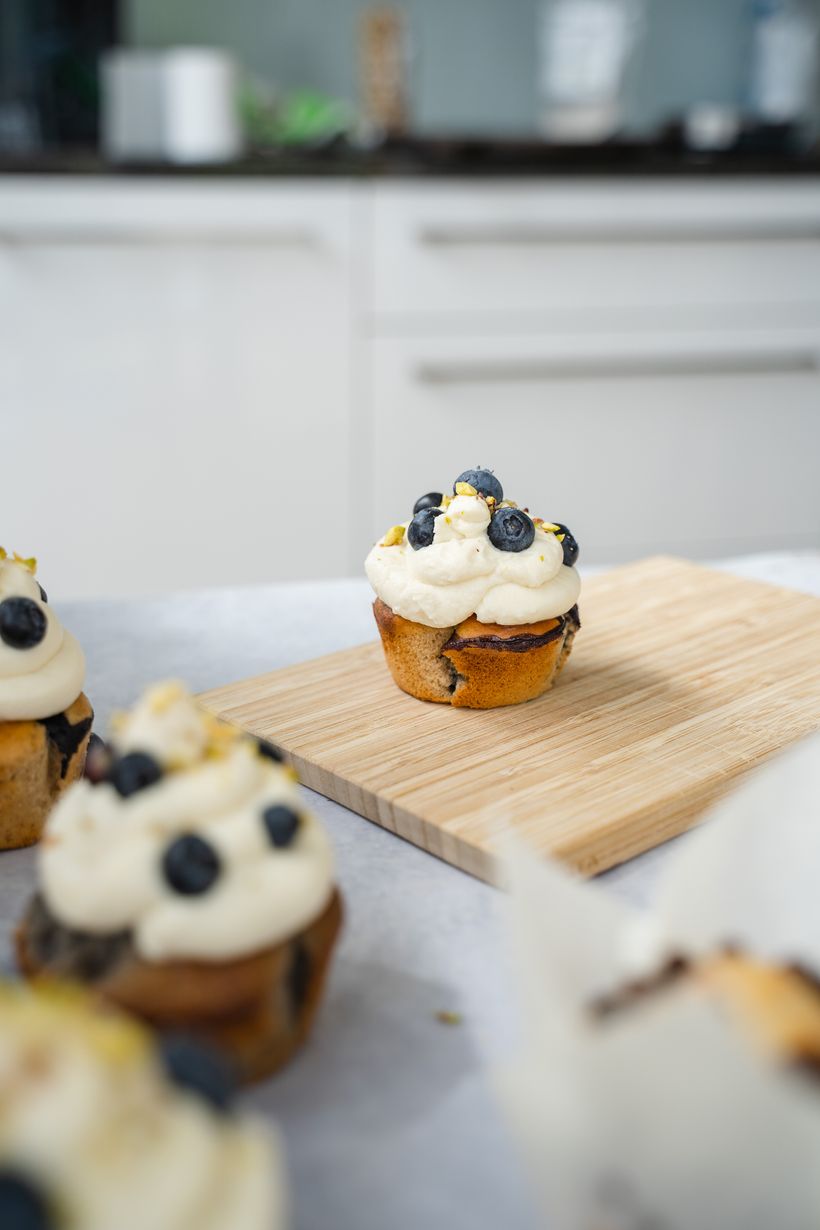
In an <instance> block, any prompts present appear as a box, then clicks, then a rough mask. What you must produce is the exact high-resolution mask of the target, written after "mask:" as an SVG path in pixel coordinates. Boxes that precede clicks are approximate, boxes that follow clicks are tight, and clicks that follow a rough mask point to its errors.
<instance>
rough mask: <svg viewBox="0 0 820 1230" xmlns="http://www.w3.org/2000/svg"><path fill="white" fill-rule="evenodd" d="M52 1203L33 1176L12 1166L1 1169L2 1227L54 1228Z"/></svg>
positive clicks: (22, 1229)
mask: <svg viewBox="0 0 820 1230" xmlns="http://www.w3.org/2000/svg"><path fill="white" fill-rule="evenodd" d="M55 1224H56V1223H55V1221H54V1218H53V1217H52V1215H51V1212H50V1210H49V1202H48V1201H47V1200H46V1198H45V1196H44V1195H43V1193H42V1192H41V1191H40V1190H39V1188H37V1187H36V1186H35V1185H34V1183H32V1181H31V1179H29V1178H27V1177H26V1176H25V1175H23V1174H21V1173H20V1172H19V1171H17V1170H14V1169H12V1168H11V1167H9V1166H3V1167H2V1168H0V1226H2V1227H3V1230H52V1227H53V1226H54V1225H55Z"/></svg>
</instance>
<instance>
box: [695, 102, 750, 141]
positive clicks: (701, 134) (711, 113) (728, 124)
mask: <svg viewBox="0 0 820 1230" xmlns="http://www.w3.org/2000/svg"><path fill="white" fill-rule="evenodd" d="M739 132H740V115H739V114H738V111H737V108H736V107H729V106H725V105H723V104H721V103H697V104H696V105H695V106H694V107H690V108H689V110H688V111H687V112H686V116H685V118H684V135H685V137H686V144H687V145H688V146H689V148H690V149H697V150H716V149H729V148H730V146H732V145H734V143H735V141H736V140H737V137H738V133H739Z"/></svg>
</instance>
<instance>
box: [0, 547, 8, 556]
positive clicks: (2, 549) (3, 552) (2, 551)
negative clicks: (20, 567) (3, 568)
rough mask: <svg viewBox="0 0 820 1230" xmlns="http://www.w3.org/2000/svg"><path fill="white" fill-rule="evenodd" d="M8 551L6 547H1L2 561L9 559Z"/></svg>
mask: <svg viewBox="0 0 820 1230" xmlns="http://www.w3.org/2000/svg"><path fill="white" fill-rule="evenodd" d="M8 557H9V555H8V551H6V550H5V548H4V547H0V559H8Z"/></svg>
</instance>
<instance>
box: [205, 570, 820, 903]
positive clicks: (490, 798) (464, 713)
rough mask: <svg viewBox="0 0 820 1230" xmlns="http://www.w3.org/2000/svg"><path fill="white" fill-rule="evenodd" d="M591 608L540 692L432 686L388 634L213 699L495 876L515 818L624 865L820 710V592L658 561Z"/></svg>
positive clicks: (428, 840)
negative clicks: (412, 691)
mask: <svg viewBox="0 0 820 1230" xmlns="http://www.w3.org/2000/svg"><path fill="white" fill-rule="evenodd" d="M580 609H581V620H582V624H583V627H582V630H581V632H580V633H579V634H578V636H577V638H576V641H575V646H574V648H573V652H572V657H571V658H570V661H569V663H568V665H567V667H566V669H565V671H564V673H563V675H562V676H561V679H560V681H559V683H558V684H557V685H556V687H555V689H554V690H553V691H552V692H549V693H547V695H546V696H543V697H541V698H540V699H539V700H535V701H531V702H530V703H529V704H524V705H516V706H511V707H509V708H505V709H495V710H469V709H452V708H450V706H448V705H435V704H426V703H424V702H422V701H418V700H414V699H413V698H412V697H410V696H405V695H404V693H403V692H400V691H399V690H398V688H397V687H396V686H395V685H394V683H393V681H392V679H391V678H390V675H389V674H388V671H387V668H386V666H385V664H384V659H383V656H382V650H381V645H380V644H379V643H378V642H373V643H372V644H368V645H361V646H358V647H357V648H355V649H348V650H344V651H343V652H341V653H334V654H330V655H329V656H328V657H324V658H318V659H316V660H314V661H311V662H304V663H302V664H300V665H299V666H292V667H289V668H287V669H286V670H279V671H274V672H273V673H272V674H269V675H263V676H261V677H260V678H257V679H248V680H246V681H244V682H242V683H234V684H230V685H229V686H227V687H224V688H219V689H217V690H216V691H213V692H210V693H208V694H207V695H206V696H205V697H204V698H203V699H204V701H205V703H206V704H207V705H208V706H209V707H210V708H211V709H212V710H213V711H214V712H216V713H219V714H221V715H223V716H224V717H226V718H228V719H229V720H231V721H233V722H237V723H239V724H240V725H242V726H244V727H246V728H247V729H248V730H250V731H252V732H253V733H255V734H257V735H263V736H264V737H265V738H268V739H271V740H273V741H274V742H275V743H278V744H279V745H280V746H281V747H282V748H284V749H285V750H286V751H287V752H288V754H289V756H290V758H291V760H292V762H293V764H294V766H295V767H296V769H297V770H298V772H299V775H300V777H301V778H302V780H303V781H304V782H305V783H306V784H307V785H308V786H311V787H312V788H313V789H314V790H318V791H319V792H320V793H321V794H324V795H327V796H328V797H329V798H332V799H335V800H336V801H337V802H339V803H342V804H344V806H345V807H349V808H351V809H352V810H353V811H357V812H359V813H360V814H361V815H362V816H366V817H367V818H368V819H369V820H373V821H375V822H376V823H377V824H381V825H382V826H383V827H384V828H387V829H390V830H391V832H394V833H397V834H398V835H399V836H401V837H404V838H406V839H407V840H408V841H412V842H415V843H416V845H419V846H421V847H422V848H423V849H425V850H429V851H430V852H431V853H432V854H436V855H438V856H439V857H440V858H444V859H447V861H448V862H451V863H453V864H454V865H455V866H457V867H461V868H463V869H464V870H465V871H469V872H471V873H472V874H474V875H477V876H481V877H482V878H484V879H489V880H491V879H493V870H494V868H493V862H494V860H493V851H494V850H495V849H496V848H497V843H498V842H499V839H500V838H503V836H504V835H505V834H507V833H508V832H509V831H510V830H515V832H517V833H519V834H520V835H521V836H522V837H523V838H525V839H526V840H527V841H528V842H530V843H531V844H532V845H533V846H534V847H535V848H536V849H538V850H540V851H542V852H543V853H544V854H550V855H553V856H555V857H557V858H560V859H562V860H564V861H565V862H567V863H570V864H572V865H573V866H574V867H576V868H577V869H578V870H579V871H581V872H582V873H584V874H587V875H592V874H593V873H595V872H597V871H602V870H603V869H605V868H606V867H612V866H613V865H614V864H616V863H620V862H622V861H623V860H624V859H627V858H630V857H631V856H632V855H635V854H638V853H640V852H641V851H643V850H647V849H649V848H650V847H651V846H655V845H658V843H659V842H662V841H665V840H666V839H667V838H669V837H672V836H674V835H675V834H677V833H680V832H682V831H683V830H684V829H687V828H689V827H690V826H691V825H693V824H694V823H695V822H696V821H697V819H698V817H699V816H700V814H701V812H702V811H703V809H704V807H706V805H707V804H709V803H711V802H712V801H713V800H714V799H715V798H717V796H718V795H720V794H721V793H722V792H723V791H725V790H726V789H727V787H728V786H729V785H730V784H731V782H732V779H733V778H735V777H737V776H738V775H739V774H740V773H742V772H744V771H745V770H746V769H748V768H749V767H750V766H752V765H754V764H756V763H757V762H758V761H759V760H762V759H763V758H764V757H766V756H768V755H770V753H772V752H775V751H777V749H778V748H781V747H783V746H784V745H786V744H788V743H790V742H791V741H792V740H794V739H797V738H799V737H800V736H801V735H804V734H806V733H808V732H809V731H811V730H814V729H816V728H817V727H818V726H820V599H817V598H812V597H809V596H807V595H802V594H797V593H794V592H793V591H791V590H785V589H779V588H776V587H774V586H770V585H764V584H761V583H760V582H757V581H746V580H739V579H737V578H735V577H730V576H726V575H725V574H723V573H719V572H712V571H710V570H709V569H707V568H702V567H698V566H696V565H694V564H689V563H686V562H684V561H682V560H677V559H668V558H655V559H649V560H645V561H643V562H641V563H638V564H630V565H628V566H626V567H623V568H618V569H616V570H614V571H613V572H610V573H607V574H606V575H604V576H600V577H595V578H593V579H592V580H590V581H587V582H586V583H585V585H584V589H583V592H582V594H581V599H580ZM274 634H275V632H274Z"/></svg>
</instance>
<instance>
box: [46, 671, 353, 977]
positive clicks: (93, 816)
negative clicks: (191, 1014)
mask: <svg viewBox="0 0 820 1230" xmlns="http://www.w3.org/2000/svg"><path fill="white" fill-rule="evenodd" d="M112 746H113V749H114V753H115V755H116V757H118V758H120V761H122V758H123V757H125V756H127V755H128V754H129V753H142V754H148V755H150V756H151V757H152V758H153V759H154V760H155V761H156V762H158V764H159V765H160V766H161V768H162V776H161V777H160V778H159V780H158V781H155V782H153V784H151V785H148V786H146V787H145V788H143V789H139V790H137V791H136V792H135V793H132V794H130V795H128V796H127V797H123V796H122V794H121V793H120V792H119V791H118V789H117V788H116V787H115V785H114V784H112V781H111V780H103V781H101V782H99V783H98V784H96V785H93V784H92V783H91V782H90V781H82V782H77V783H76V784H75V785H74V786H72V787H70V788H69V789H68V790H67V791H66V793H65V794H64V796H63V797H62V799H61V800H60V802H59V803H58V804H57V807H56V808H55V809H54V811H53V812H52V814H51V816H50V818H49V821H48V824H47V826H46V832H45V837H44V841H43V843H42V845H41V847H40V875H41V886H42V892H43V895H44V897H45V900H46V903H47V905H48V906H49V908H50V910H51V911H52V913H53V914H54V915H55V917H56V918H57V919H58V920H60V921H61V922H62V923H64V924H65V925H67V926H70V927H74V928H77V929H79V930H82V931H86V932H91V933H98V934H110V933H111V932H116V931H121V930H128V931H130V932H131V935H132V939H133V942H134V945H135V947H136V949H137V951H138V952H139V953H140V955H141V956H143V957H144V958H145V959H147V960H166V959H172V958H186V957H191V958H199V959H204V960H223V959H230V958H233V957H238V956H244V955H248V954H250V953H253V952H256V951H259V950H261V949H263V948H266V947H268V946H269V945H274V944H277V943H278V942H279V941H281V940H283V939H285V938H287V937H289V936H291V935H294V934H296V933H297V932H298V931H300V930H301V929H302V928H303V927H305V926H307V925H308V924H309V923H311V922H312V921H313V920H314V919H316V918H317V917H318V916H319V915H320V914H321V912H322V911H323V909H324V908H325V906H326V905H327V903H328V901H329V900H330V897H331V894H332V891H333V860H332V855H331V850H330V845H329V842H328V840H327V837H326V836H325V833H324V830H323V829H322V828H321V826H320V825H319V822H318V821H317V820H316V819H315V818H314V817H313V816H312V815H311V814H310V813H309V812H307V811H306V810H305V808H304V806H303V804H302V800H301V797H300V793H299V789H298V785H297V783H296V781H295V779H294V776H293V774H292V771H291V770H290V769H288V768H286V767H284V766H282V765H280V764H278V763H276V762H274V761H273V760H271V759H269V758H268V757H266V756H264V755H262V754H261V752H260V746H259V743H258V741H257V740H256V739H253V738H251V737H249V736H245V735H243V734H241V732H239V731H238V730H237V729H236V728H234V727H231V726H228V725H227V724H225V723H222V722H217V721H216V719H215V718H213V717H212V716H211V715H210V714H208V713H206V712H205V711H204V710H203V709H201V708H200V707H199V706H198V705H197V704H196V702H195V701H194V699H193V697H191V696H190V695H189V694H188V693H187V692H186V691H185V689H184V688H183V687H182V685H181V684H176V683H171V684H161V685H157V686H155V687H154V688H151V689H149V691H148V692H147V693H146V694H145V696H144V697H143V699H142V700H141V701H140V702H139V704H137V706H136V707H135V709H134V710H133V711H132V712H131V713H130V714H129V715H127V716H125V717H123V718H122V719H121V721H120V722H119V723H118V725H117V729H116V732H115V734H114V737H113V740H112ZM115 763H116V762H115ZM276 805H280V806H281V807H284V808H287V809H289V810H290V812H291V813H295V814H296V816H297V817H298V827H297V829H296V831H295V834H293V835H292V839H290V840H289V843H288V844H286V845H282V846H277V845H275V844H274V843H273V841H272V840H271V836H270V833H269V831H268V829H267V828H266V824H265V821H264V814H265V813H266V811H268V810H269V809H270V808H272V807H274V806H276ZM190 834H194V835H195V836H196V837H198V838H200V839H202V840H203V841H205V842H207V844H208V846H209V847H210V849H211V850H212V851H213V852H214V854H215V855H216V857H217V859H218V863H219V871H218V875H217V876H216V878H215V880H214V882H213V884H212V885H211V886H210V887H209V888H208V889H207V891H203V892H198V893H196V894H192V895H188V894H186V893H185V892H182V891H175V889H174V886H173V884H172V883H171V882H169V879H168V878H167V876H166V875H165V874H164V871H163V860H164V857H165V856H166V853H167V851H168V849H169V847H170V846H171V844H172V843H173V842H174V841H175V840H176V839H178V838H180V837H182V836H185V835H190Z"/></svg>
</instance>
